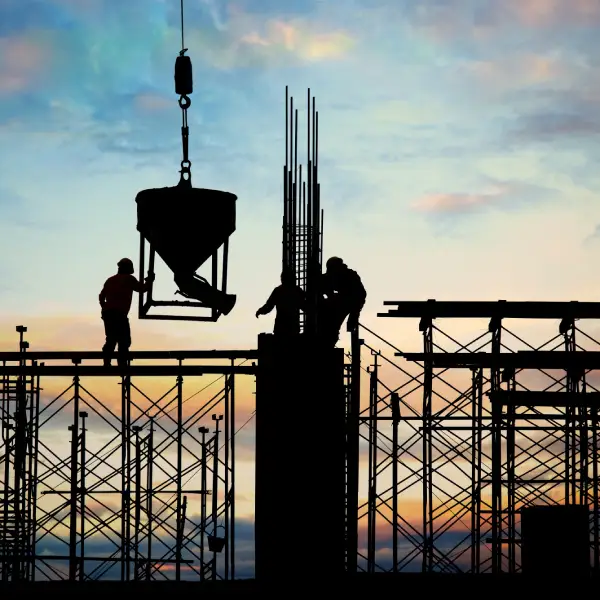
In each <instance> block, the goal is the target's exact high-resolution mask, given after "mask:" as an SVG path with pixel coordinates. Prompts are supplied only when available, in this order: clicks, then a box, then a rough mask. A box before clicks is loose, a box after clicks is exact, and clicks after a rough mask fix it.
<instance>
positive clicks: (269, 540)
mask: <svg viewBox="0 0 600 600" xmlns="http://www.w3.org/2000/svg"><path fill="white" fill-rule="evenodd" d="M258 349H259V361H258V373H257V381H256V495H255V503H256V511H255V515H256V520H255V531H256V579H257V581H259V582H262V583H272V582H275V581H278V580H279V581H281V580H288V581H289V580H290V579H291V578H293V579H294V580H296V579H298V578H299V579H302V578H303V577H304V576H305V568H304V566H303V565H305V564H307V562H306V561H307V557H309V556H318V555H321V556H322V557H323V560H324V564H326V565H327V572H328V575H329V576H331V577H333V578H334V579H337V580H339V579H340V578H341V577H343V575H344V516H345V506H344V502H345V494H344V380H343V373H344V363H343V350H342V349H341V348H340V349H323V348H320V347H318V346H316V345H315V343H314V341H312V340H311V339H310V338H308V339H306V338H305V336H301V339H300V340H299V341H298V342H297V343H295V344H293V345H284V344H282V343H280V342H279V341H278V340H277V339H275V338H274V336H272V335H261V336H259V339H258ZM315 410H316V411H317V413H318V423H319V432H318V435H315V434H314V432H312V431H311V430H310V429H309V428H308V427H309V420H308V416H307V415H308V414H309V413H310V412H312V411H315ZM307 428H308V429H307ZM352 524H354V525H355V524H356V521H354V522H353V523H352ZM290 537H293V539H294V542H293V543H292V544H289V543H287V542H286V541H285V540H287V539H290ZM283 544H285V551H284V546H283ZM324 544H326V549H325V548H324V546H323V545H324Z"/></svg>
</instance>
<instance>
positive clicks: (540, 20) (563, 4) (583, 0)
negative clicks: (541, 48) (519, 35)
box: [509, 0, 600, 27]
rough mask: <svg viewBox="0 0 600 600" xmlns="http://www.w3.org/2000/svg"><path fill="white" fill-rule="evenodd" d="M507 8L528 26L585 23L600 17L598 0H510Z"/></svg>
mask: <svg viewBox="0 0 600 600" xmlns="http://www.w3.org/2000/svg"><path fill="white" fill-rule="evenodd" d="M509 9H510V12H511V13H512V14H513V15H514V16H515V17H516V18H517V19H518V20H519V21H520V22H521V23H523V24H524V25H527V26H529V27H549V26H553V25H560V24H565V25H568V24H574V25H586V24H588V23H589V22H590V21H591V20H594V19H598V18H600V2H599V1H598V0H511V1H510V3H509Z"/></svg>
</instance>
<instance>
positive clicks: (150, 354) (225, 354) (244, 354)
mask: <svg viewBox="0 0 600 600" xmlns="http://www.w3.org/2000/svg"><path fill="white" fill-rule="evenodd" d="M127 358H128V360H130V361H134V360H199V359H203V360H218V359H229V360H248V359H252V358H258V350H138V351H133V352H128V353H127ZM103 359H104V354H103V353H102V352H99V351H91V350H69V351H68V352H52V351H47V352H44V351H42V352H30V351H27V352H0V361H3V362H20V361H23V360H28V361H29V360H37V361H40V360H44V361H53V360H70V361H74V360H80V361H84V360H98V361H101V360H103Z"/></svg>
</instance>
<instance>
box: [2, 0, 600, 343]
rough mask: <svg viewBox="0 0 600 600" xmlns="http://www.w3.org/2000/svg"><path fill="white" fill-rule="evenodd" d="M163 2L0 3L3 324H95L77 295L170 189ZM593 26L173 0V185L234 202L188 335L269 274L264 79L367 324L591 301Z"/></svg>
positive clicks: (481, 14) (420, 9)
mask: <svg viewBox="0 0 600 600" xmlns="http://www.w3.org/2000/svg"><path fill="white" fill-rule="evenodd" d="M178 9H179V3H178V2H175V1H174V0H128V2H126V3H125V2H112V1H109V0H44V1H43V2H42V1H41V0H40V1H34V0H18V1H17V0H0V24H1V25H0V144H1V145H2V148H3V149H4V151H3V152H2V155H1V156H0V181H1V189H0V211H2V219H1V224H0V228H1V235H0V249H1V251H2V253H3V256H4V257H5V260H4V261H3V263H2V267H1V271H0V272H1V274H2V285H0V294H1V301H2V306H3V309H4V310H3V313H4V314H3V320H4V321H5V322H6V326H5V328H6V331H7V334H8V335H11V334H12V330H13V329H12V328H13V323H14V322H15V319H17V320H18V319H21V320H22V319H24V318H27V317H28V318H30V319H31V318H34V319H35V318H41V319H44V322H46V320H47V321H48V322H47V325H48V326H50V322H53V319H54V320H56V319H65V318H67V317H69V316H72V318H73V319H76V320H78V321H81V322H82V323H83V322H89V324H90V325H92V323H95V322H96V321H97V316H98V315H97V294H98V290H99V286H101V285H102V283H103V281H104V279H105V278H106V277H107V276H109V275H110V274H111V273H112V272H113V270H114V264H115V262H116V260H118V259H119V258H120V257H121V256H125V255H131V256H133V257H135V256H137V242H138V238H137V232H136V230H135V202H134V198H135V194H136V193H137V192H138V191H139V190H141V189H144V188H147V187H158V186H165V185H172V184H174V183H175V182H176V181H177V178H178V173H177V170H178V164H179V161H180V158H181V156H180V152H181V151H180V142H179V127H180V112H179V108H178V106H177V98H176V96H175V93H174V89H173V88H174V86H173V64H174V59H175V57H176V55H177V52H178V50H179V47H180V46H179V45H180V38H179V36H180V32H179V12H178ZM599 23H600V2H598V1H597V0H569V1H567V0H564V1H562V0H503V1H502V2H500V1H499V0H494V1H491V0H490V1H488V2H483V1H475V0H472V1H467V0H463V1H459V0H424V1H419V2H416V1H410V2H409V1H398V0H394V1H392V0H377V1H376V0H369V1H366V0H353V1H350V0H337V1H336V2H326V1H316V0H315V1H312V2H309V1H303V0H294V1H293V2H286V3H279V2H274V1H272V0H271V1H268V2H262V1H250V0H247V1H238V2H219V1H217V0H212V1H211V0H188V1H187V3H186V46H187V47H188V48H189V54H190V56H191V58H192V61H193V65H194V78H195V90H194V94H193V95H192V107H191V109H190V127H191V132H190V135H191V146H190V155H191V160H192V162H193V167H192V172H193V180H194V183H195V185H197V186H203V187H213V188H218V189H225V190H228V191H232V192H234V193H235V194H237V195H238V197H239V200H238V230H237V232H236V233H235V234H234V237H233V238H232V240H231V265H230V283H229V286H230V289H231V290H232V291H234V292H237V293H238V294H239V301H238V305H237V307H236V309H235V311H234V312H233V313H232V314H231V315H230V316H229V317H228V318H227V319H222V320H221V322H219V323H218V324H216V325H212V324H210V325H198V326H194V327H195V331H194V335H193V338H194V339H195V340H196V342H197V339H198V337H202V338H203V339H205V340H206V341H207V343H208V342H211V343H213V345H228V346H236V345H237V346H248V345H252V344H253V342H254V339H255V335H256V334H257V333H258V332H259V331H262V330H268V329H269V327H270V320H269V318H266V319H263V320H260V321H256V319H254V316H253V313H254V311H255V310H256V307H257V306H260V304H262V302H263V301H264V299H265V298H266V295H267V294H268V293H269V291H270V288H271V287H272V286H273V285H274V284H276V283H277V278H278V271H279V261H280V218H281V184H280V181H281V176H280V175H281V165H282V162H283V158H284V154H283V133H284V91H285V85H286V84H289V85H290V86H291V92H292V94H293V95H294V96H295V97H296V98H297V99H298V101H302V105H303V101H304V98H305V95H306V88H307V87H309V86H310V88H311V90H312V91H313V92H314V94H315V95H316V98H317V103H318V108H319V111H320V143H321V181H322V196H323V203H324V207H325V211H326V212H325V228H326V229H325V254H327V255H330V254H336V255H341V256H343V257H344V258H345V259H346V261H347V263H348V264H350V265H351V266H352V267H354V268H356V269H357V270H358V271H359V272H360V273H361V275H362V276H363V279H364V280H365V283H366V285H367V287H368V291H369V299H368V303H367V307H366V310H365V315H364V319H366V320H367V321H368V322H370V323H371V324H372V325H377V320H376V318H375V313H376V312H377V311H378V310H379V309H380V307H381V303H382V301H383V300H386V299H426V298H431V297H436V298H440V299H441V298H445V299H450V298H455V299H478V298H480V299H497V298H506V299H542V298H552V299H573V298H579V299H582V300H583V299H593V298H595V297H597V292H598V284H597V283H596V278H595V277H594V274H595V265H596V255H597V252H598V251H599V250H600V246H599V245H598V242H597V241H596V228H597V226H598V224H600V208H599V207H598V203H597V201H596V197H595V195H596V190H597V187H598V175H597V172H596V168H595V164H596V157H597V153H598V151H599V149H598V142H597V139H598V133H599V132H600V122H599V121H598V118H597V112H598V111H597V105H598V103H599V102H600V87H599V86H598V83H597V82H598V81H599V78H598V69H599V65H598V59H597V56H598V45H599V42H598V41H597V40H598V35H597V27H598V24H599ZM523 256H526V257H527V260H523ZM158 285H160V286H164V288H161V289H164V291H165V294H166V295H170V293H172V291H173V290H172V287H171V285H172V284H171V281H170V280H169V279H168V278H167V281H166V282H164V283H160V284H158ZM94 331H96V330H94ZM134 331H135V332H136V333H135V334H134V335H136V336H137V339H138V341H140V340H145V339H146V336H148V335H150V334H151V333H152V335H166V336H171V335H174V336H179V337H180V338H181V339H183V338H184V337H187V336H188V335H189V331H190V330H189V326H187V325H180V324H175V325H174V324H165V323H159V324H157V323H141V324H140V323H134ZM98 336H99V337H100V338H101V331H100V330H99V329H98V331H97V333H95V334H94V339H93V340H92V339H90V340H89V346H90V347H91V346H93V345H94V344H96V345H97V344H98V343H99V342H101V340H99V339H97V338H98ZM79 341H80V340H79V338H77V339H73V343H75V342H79ZM196 342H195V343H196ZM7 343H8V342H7ZM140 343H144V344H145V343H146V342H145V341H144V342H142V341H140ZM148 343H150V342H149V341H148ZM182 343H183V342H182Z"/></svg>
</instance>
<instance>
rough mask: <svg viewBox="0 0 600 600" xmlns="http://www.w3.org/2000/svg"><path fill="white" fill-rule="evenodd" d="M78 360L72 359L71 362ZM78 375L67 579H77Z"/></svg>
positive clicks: (74, 394) (72, 434) (75, 379)
mask: <svg viewBox="0 0 600 600" xmlns="http://www.w3.org/2000/svg"><path fill="white" fill-rule="evenodd" d="M79 363H80V361H79V360H78V359H73V364H75V365H78V364H79ZM79 385H80V384H79V375H75V377H73V424H72V425H69V431H70V432H71V497H70V498H71V500H70V510H71V512H70V525H69V580H70V581H75V580H76V579H77V562H78V561H77V491H78V490H77V479H78V468H77V467H78V465H77V446H78V441H79V440H78V438H79V432H78V419H79V394H80V391H79Z"/></svg>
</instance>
